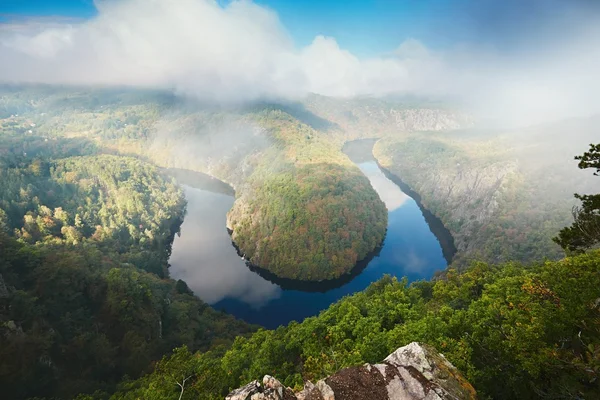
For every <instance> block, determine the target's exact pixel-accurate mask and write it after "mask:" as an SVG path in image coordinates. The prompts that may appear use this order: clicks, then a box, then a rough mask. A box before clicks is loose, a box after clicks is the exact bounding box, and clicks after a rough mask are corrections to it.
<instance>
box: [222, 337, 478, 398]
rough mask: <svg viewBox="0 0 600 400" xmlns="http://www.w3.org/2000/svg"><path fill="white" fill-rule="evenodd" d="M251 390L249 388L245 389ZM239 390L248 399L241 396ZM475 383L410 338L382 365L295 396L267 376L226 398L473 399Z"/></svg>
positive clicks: (308, 386)
mask: <svg viewBox="0 0 600 400" xmlns="http://www.w3.org/2000/svg"><path fill="white" fill-rule="evenodd" d="M249 389H250V390H249ZM240 393H242V394H243V395H244V396H246V397H240ZM476 397H477V396H476V393H475V390H474V389H473V387H472V386H471V385H470V384H469V383H468V382H467V381H466V380H465V379H464V378H463V377H462V375H461V374H460V372H458V370H457V369H456V368H455V367H454V366H453V365H452V364H451V363H450V362H449V361H448V360H446V358H445V357H444V356H443V355H441V354H439V353H438V352H437V351H435V349H433V348H432V347H430V346H427V345H423V344H420V343H416V342H413V343H411V344H409V345H407V346H404V347H401V348H399V349H398V350H396V351H395V352H393V353H392V354H390V355H389V356H388V357H387V358H386V359H385V360H384V361H383V362H382V363H381V364H365V365H362V366H357V367H351V368H345V369H342V370H341V371H338V372H336V373H335V374H333V375H331V376H330V377H328V378H325V379H322V380H320V381H318V382H317V383H316V384H313V383H311V382H306V383H305V385H304V389H303V390H302V391H301V392H299V393H297V394H294V393H293V392H292V391H291V389H289V388H285V387H283V385H281V383H280V382H279V381H278V380H277V379H275V378H273V377H271V376H269V375H265V377H264V378H263V387H261V385H260V384H259V383H258V382H257V381H254V382H251V383H250V384H248V385H246V386H244V387H242V388H240V389H237V390H236V391H233V392H232V393H230V394H229V396H227V399H228V400H246V399H248V400H294V399H298V400H363V399H371V400H475V399H476Z"/></svg>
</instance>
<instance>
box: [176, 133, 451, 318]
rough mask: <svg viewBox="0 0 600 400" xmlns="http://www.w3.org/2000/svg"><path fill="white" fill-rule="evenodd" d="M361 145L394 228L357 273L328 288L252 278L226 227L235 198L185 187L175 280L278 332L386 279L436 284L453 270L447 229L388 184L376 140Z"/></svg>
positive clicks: (360, 154) (359, 156) (357, 154)
mask: <svg viewBox="0 0 600 400" xmlns="http://www.w3.org/2000/svg"><path fill="white" fill-rule="evenodd" d="M356 143H357V145H356V146H352V142H351V145H350V146H347V148H345V151H346V153H347V154H348V155H349V156H350V158H351V159H352V160H353V161H354V162H355V163H356V164H357V166H358V167H359V168H360V170H361V171H362V172H363V173H364V174H365V176H366V177H367V178H368V179H369V181H370V182H371V185H372V186H373V188H374V189H375V191H377V193H378V194H379V196H380V198H381V199H382V200H383V202H384V203H385V205H386V207H387V209H388V229H387V234H386V237H385V240H384V243H383V244H382V246H381V248H380V249H378V251H376V252H374V253H373V254H372V255H371V257H370V258H369V260H366V261H365V262H364V263H363V264H362V265H359V266H357V268H355V270H354V271H353V274H351V275H350V276H347V277H345V278H344V279H341V280H338V281H336V282H330V283H328V284H326V285H315V284H310V283H306V284H302V285H296V286H294V285H289V284H286V283H285V282H279V283H280V284H276V283H273V282H272V281H271V280H268V279H266V278H264V277H263V276H261V275H259V274H258V273H256V272H253V271H251V270H250V269H249V268H248V266H246V264H245V262H244V260H243V259H241V257H240V256H239V255H238V254H237V252H236V250H235V248H234V247H233V246H232V243H231V238H230V236H229V234H228V233H227V230H226V228H225V220H226V214H227V211H229V209H230V208H231V207H232V205H233V201H234V198H233V196H232V195H231V194H230V193H227V191H223V190H216V191H215V190H214V188H211V190H205V189H199V188H197V187H192V186H189V185H184V190H185V195H186V198H187V201H188V212H187V215H186V217H185V220H184V222H183V224H182V226H181V232H180V235H178V236H176V237H175V240H174V242H173V249H172V253H171V258H170V260H169V263H170V264H171V268H170V274H171V277H173V278H174V279H182V280H184V281H185V282H186V283H187V284H188V286H189V287H190V288H191V289H192V290H193V291H194V293H195V294H196V295H197V296H199V297H200V298H201V299H202V300H204V301H205V302H207V303H209V304H211V305H212V306H213V307H214V308H215V309H217V310H224V311H226V312H228V313H231V314H233V315H235V316H236V317H238V318H241V319H243V320H246V321H248V322H250V323H256V324H259V325H262V326H264V327H267V328H275V327H277V326H279V325H282V324H287V323H288V322H290V321H293V320H296V321H301V320H303V319H304V318H306V317H309V316H312V315H316V314H318V313H319V311H321V310H324V309H326V308H327V307H328V306H329V305H330V304H332V303H334V302H335V301H337V300H339V299H340V298H342V297H343V296H346V295H349V294H352V293H355V292H357V291H361V290H363V289H365V288H366V287H367V286H369V284H371V283H372V282H374V281H377V280H378V279H380V278H381V277H382V276H384V275H385V274H389V275H392V276H396V277H398V278H401V277H404V276H406V277H407V278H408V280H409V281H415V280H419V279H429V278H431V277H432V276H433V274H434V273H435V272H436V271H439V270H442V269H444V268H446V266H447V261H446V259H445V258H444V254H446V258H448V250H447V249H446V251H445V252H444V251H442V246H441V245H440V240H438V238H437V237H436V235H435V234H434V233H433V232H436V233H437V234H438V236H439V237H440V239H441V241H442V243H444V242H445V241H447V238H446V237H442V236H443V235H444V232H441V233H440V229H441V230H442V231H443V227H440V226H438V225H439V223H438V222H437V221H435V219H434V218H432V216H431V215H430V214H429V215H428V213H427V211H426V210H422V209H421V208H420V206H419V204H418V203H417V202H416V201H415V200H414V199H413V198H411V197H410V196H408V195H407V194H406V193H405V192H403V191H402V190H401V189H400V186H399V185H397V184H396V183H394V182H392V181H391V180H390V179H388V177H386V175H385V173H384V171H382V170H381V169H380V168H379V166H378V165H377V163H376V162H375V160H374V159H373V157H372V155H371V153H370V150H369V151H368V152H367V151H365V147H366V148H369V149H370V148H372V143H373V141H371V142H369V141H361V142H356ZM348 147H350V148H348ZM352 147H354V148H352ZM400 184H401V183H400ZM200 186H202V185H200ZM202 187H204V186H202ZM405 190H407V188H405ZM407 192H408V190H407ZM415 197H416V196H415ZM424 212H425V216H424ZM426 216H427V219H426ZM436 224H438V225H436ZM432 230H433V232H432ZM446 247H447V246H445V248H446ZM365 264H366V266H365ZM275 281H277V280H275ZM298 289H302V290H298ZM307 290H310V291H307Z"/></svg>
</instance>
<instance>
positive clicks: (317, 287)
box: [0, 86, 600, 400]
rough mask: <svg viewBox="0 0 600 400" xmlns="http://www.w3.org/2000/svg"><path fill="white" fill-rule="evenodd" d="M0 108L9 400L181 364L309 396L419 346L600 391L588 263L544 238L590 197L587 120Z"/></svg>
mask: <svg viewBox="0 0 600 400" xmlns="http://www.w3.org/2000/svg"><path fill="white" fill-rule="evenodd" d="M0 100H1V101H0V105H1V107H0V115H1V116H2V119H1V120H0V178H1V179H2V186H1V187H0V230H1V231H2V232H1V233H0V244H1V246H2V247H1V249H2V253H1V257H0V311H1V312H0V332H1V333H2V335H1V336H0V345H1V346H0V351H1V352H2V354H0V355H1V356H2V357H1V358H0V359H2V360H4V361H3V364H2V368H3V369H0V382H2V385H3V389H5V390H6V393H9V395H10V396H12V397H14V398H31V397H35V396H37V397H39V396H46V397H47V396H52V397H56V398H73V397H76V396H77V395H78V394H79V397H78V399H79V400H105V399H109V398H110V399H112V400H121V399H123V400H125V399H127V400H129V399H137V398H151V397H156V398H169V397H170V396H171V397H172V395H173V394H174V393H179V392H177V388H176V387H174V386H175V385H173V383H172V382H171V381H172V379H171V378H169V377H171V376H172V375H173V374H180V373H185V374H186V376H188V374H189V376H190V379H192V381H193V386H190V387H188V388H187V389H186V391H185V395H184V396H185V398H190V399H191V398H206V399H215V398H222V397H223V396H225V395H226V394H227V393H228V392H229V391H230V390H231V389H233V388H236V387H240V386H243V385H244V384H245V383H247V382H249V381H251V380H253V379H257V378H259V377H262V376H264V375H265V374H277V377H278V378H279V379H281V382H282V383H283V384H284V385H286V386H289V387H291V388H293V389H296V390H300V389H301V388H302V386H303V384H304V382H305V381H306V380H311V381H316V380H318V379H321V378H324V377H326V376H331V375H332V374H334V373H335V372H336V371H338V370H340V369H341V368H344V367H349V366H356V365H360V364H364V363H366V362H368V363H374V362H378V361H380V360H382V359H383V358H384V357H385V356H386V355H387V354H389V353H391V352H392V351H394V350H395V349H397V348H399V347H401V346H403V345H405V344H407V343H410V342H413V341H421V342H424V343H427V344H429V345H432V346H434V347H435V348H436V349H438V350H440V351H443V353H444V355H445V356H446V357H447V358H448V360H449V361H451V362H452V363H453V364H454V365H455V366H456V367H457V368H458V370H459V371H460V372H461V373H462V374H464V376H465V377H466V378H467V379H468V381H469V382H471V383H472V384H473V386H474V387H475V389H476V390H477V391H478V393H479V394H480V395H481V396H483V398H487V397H490V398H514V397H515V396H522V397H523V398H534V397H535V396H536V393H539V391H540V390H541V388H544V390H547V391H549V392H551V393H553V395H556V396H562V395H563V394H564V393H565V390H566V391H570V390H576V391H578V393H582V394H585V395H587V394H594V393H595V392H596V388H595V385H596V383H595V382H597V380H596V375H597V374H596V373H590V372H589V371H590V370H591V371H595V370H594V369H593V368H592V369H590V368H591V367H590V365H591V366H593V365H596V364H595V363H596V362H597V354H599V353H598V338H599V336H598V332H600V328H599V327H598V325H597V321H598V320H599V319H598V307H597V301H596V299H597V287H598V285H599V284H600V283H599V282H598V266H599V265H600V264H599V262H598V257H599V255H598V253H597V250H593V249H592V250H590V251H589V252H587V253H583V254H580V252H573V253H569V254H566V257H565V254H564V253H563V251H562V250H561V248H560V247H559V246H558V245H557V244H555V243H554V242H553V241H552V238H553V237H554V236H556V235H557V233H558V231H559V230H560V229H561V228H562V227H564V226H567V225H569V224H570V223H571V221H572V216H571V214H570V212H569V211H570V209H571V207H572V206H573V205H575V204H577V201H576V200H575V199H573V197H572V193H573V192H575V191H577V192H580V193H594V188H595V186H594V183H595V180H594V179H597V178H594V177H593V176H590V175H591V174H589V171H577V168H576V163H575V162H574V161H573V159H572V158H573V156H574V155H576V154H580V153H581V152H582V151H583V150H584V149H585V148H586V146H587V145H586V143H588V142H589V141H593V140H594V138H595V136H594V129H595V126H596V122H597V119H595V118H589V119H579V120H576V121H569V122H565V123H562V124H552V125H548V126H536V127H531V128H527V129H526V130H525V131H510V130H506V131H494V132H490V131H486V130H479V129H478V128H474V127H473V123H474V121H473V120H472V119H471V118H470V117H469V116H468V115H466V114H464V113H462V112H460V111H458V110H454V109H450V108H448V107H447V106H445V105H442V104H431V103H428V102H422V103H415V102H412V103H410V104H407V103H404V102H401V101H391V100H390V101H389V102H386V101H384V100H373V99H358V100H352V101H344V100H340V99H329V98H325V97H323V96H316V95H315V96H309V97H307V98H306V99H305V100H304V101H303V102H301V103H294V104H289V103H286V104H273V103H256V104H251V105H245V106H243V107H241V106H236V107H215V106H212V105H206V104H201V103H199V102H198V101H197V100H193V99H184V98H182V97H177V96H173V95H171V94H169V93H168V92H159V91H147V90H133V89H109V88H102V89H99V88H55V87H44V86H24V87H13V86H6V87H2V90H1V91H0ZM369 127H370V128H369ZM571 131H573V132H574V133H572V134H570V135H567V133H568V132H571ZM525 133H526V135H525ZM227 229H229V231H228V230H227ZM574 288H576V289H574ZM254 324H256V325H254ZM582 343H583V344H585V346H581V344H582ZM558 346H560V347H558ZM23 354H26V355H27V356H22V355H23ZM182 371H183V372H182ZM514 371H520V372H519V373H518V374H516V373H514ZM499 382H501V383H502V384H500V383H499ZM504 382H510V385H506V384H504ZM548 382H552V384H551V385H550V386H548Z"/></svg>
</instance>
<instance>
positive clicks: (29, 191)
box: [0, 135, 251, 399]
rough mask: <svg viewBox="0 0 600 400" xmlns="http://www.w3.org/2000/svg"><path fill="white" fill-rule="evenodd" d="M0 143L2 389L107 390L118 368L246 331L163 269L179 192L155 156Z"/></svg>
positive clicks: (177, 218) (145, 365) (27, 393)
mask: <svg viewBox="0 0 600 400" xmlns="http://www.w3.org/2000/svg"><path fill="white" fill-rule="evenodd" d="M7 143H10V145H11V146H13V147H10V148H9V151H6V152H4V153H2V154H0V178H1V179H2V183H3V184H2V185H1V186H0V288H1V289H2V290H1V291H0V386H1V387H2V388H3V396H6V397H7V398H11V399H19V398H28V397H32V396H55V397H57V398H72V397H74V396H75V395H77V394H78V393H82V392H83V393H91V394H89V395H85V396H84V395H82V398H86V396H87V398H98V399H100V398H106V396H107V393H108V392H111V391H113V390H114V387H115V385H116V383H117V382H118V381H120V380H121V379H122V377H123V376H124V375H127V376H130V377H133V378H135V377H138V376H139V375H140V374H141V373H143V372H146V371H148V369H149V368H150V366H151V363H152V362H153V361H154V360H157V359H160V358H161V357H162V355H163V354H165V353H167V352H170V351H171V349H173V348H174V347H177V346H181V345H186V346H188V347H189V348H190V349H192V350H198V349H203V350H207V349H209V348H211V347H213V346H216V345H222V344H227V343H230V342H231V341H232V339H233V338H234V337H235V336H236V335H238V334H241V333H245V332H248V331H249V330H251V328H250V327H249V326H248V325H247V324H245V323H243V322H241V321H237V320H235V319H234V318H233V317H231V316H228V315H225V314H223V313H219V312H216V311H214V310H213V309H211V308H210V307H208V306H207V305H206V304H204V303H203V302H202V301H200V300H199V299H198V298H196V297H194V296H193V295H192V293H191V291H190V290H189V288H187V285H185V283H179V284H178V283H176V282H175V281H173V280H170V279H166V278H165V277H166V276H167V266H168V264H167V261H168V258H169V255H170V248H171V243H172V240H173V236H174V234H175V233H176V232H177V231H178V229H179V225H180V224H181V221H182V219H183V215H184V212H185V200H184V198H183V193H182V191H181V189H180V188H179V187H178V186H177V185H175V184H174V183H173V182H171V181H169V180H166V179H164V178H163V177H161V175H160V174H159V173H158V170H157V169H156V168H155V167H154V166H152V165H150V164H147V163H144V162H142V161H139V160H136V159H133V158H127V157H116V156H109V155H93V156H91V155H88V156H84V157H68V156H70V155H73V152H75V153H77V152H78V151H79V149H80V148H77V150H76V151H72V150H73V148H72V147H69V146H64V147H63V146H58V147H57V148H53V149H45V150H44V151H40V152H39V153H37V154H38V157H36V158H30V157H29V156H27V155H19V154H15V152H14V151H13V150H14V146H15V144H16V143H21V144H23V143H29V142H28V141H27V140H23V141H22V142H18V141H16V139H15V138H14V137H12V136H11V135H7V136H0V147H2V146H1V145H3V144H7ZM42 143H47V142H45V141H43V142H42ZM42 146H43V145H42ZM10 149H13V150H10ZM62 151H65V152H66V153H62V154H61V152H62ZM61 156H62V157H64V156H67V157H66V158H61ZM9 233H14V235H15V236H16V238H18V240H15V238H10V237H9V236H8V234H9ZM94 392H96V393H94Z"/></svg>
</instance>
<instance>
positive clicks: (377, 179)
mask: <svg viewBox="0 0 600 400" xmlns="http://www.w3.org/2000/svg"><path fill="white" fill-rule="evenodd" d="M358 168H360V170H361V171H362V173H363V174H365V176H366V177H367V178H369V181H371V186H373V189H375V191H376V192H377V194H379V198H380V199H381V200H382V201H383V202H384V203H385V206H386V207H387V209H388V211H389V212H392V211H394V210H395V209H397V208H400V207H401V206H402V204H404V203H405V202H406V200H408V199H410V197H408V196H407V195H406V194H404V192H403V191H402V190H400V188H399V187H398V186H397V185H396V184H395V183H394V182H392V181H390V180H389V179H388V178H386V177H385V175H384V174H383V172H381V170H380V169H379V167H378V166H377V163H376V162H375V161H368V162H363V163H360V164H358Z"/></svg>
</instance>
